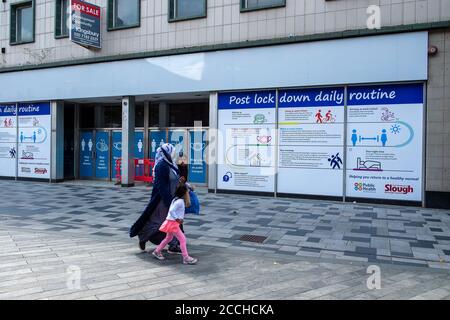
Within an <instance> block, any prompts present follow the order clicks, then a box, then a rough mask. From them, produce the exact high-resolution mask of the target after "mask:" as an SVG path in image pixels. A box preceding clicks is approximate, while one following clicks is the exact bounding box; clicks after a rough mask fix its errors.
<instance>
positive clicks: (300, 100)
mask: <svg viewBox="0 0 450 320" xmlns="http://www.w3.org/2000/svg"><path fill="white" fill-rule="evenodd" d="M344 98H345V93H344V88H317V89H305V90H280V91H279V93H278V107H280V108H290V107H319V106H344V102H345V99H344Z"/></svg>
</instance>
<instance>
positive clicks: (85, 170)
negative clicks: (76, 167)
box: [80, 132, 94, 178]
mask: <svg viewBox="0 0 450 320" xmlns="http://www.w3.org/2000/svg"><path fill="white" fill-rule="evenodd" d="M93 151H94V137H93V134H92V132H81V134H80V177H81V178H93V176H94V160H93V157H92V156H93Z"/></svg>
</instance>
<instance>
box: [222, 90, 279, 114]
mask: <svg viewBox="0 0 450 320" xmlns="http://www.w3.org/2000/svg"><path fill="white" fill-rule="evenodd" d="M275 107H276V91H275V90H270V91H249V92H226V93H220V94H219V110H223V109H257V108H275Z"/></svg>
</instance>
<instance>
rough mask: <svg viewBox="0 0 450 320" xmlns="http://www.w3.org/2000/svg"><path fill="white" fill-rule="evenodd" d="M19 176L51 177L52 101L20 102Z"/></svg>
mask: <svg viewBox="0 0 450 320" xmlns="http://www.w3.org/2000/svg"><path fill="white" fill-rule="evenodd" d="M18 107H19V131H18V132H19V135H18V140H19V148H18V155H17V156H18V163H19V166H18V176H19V177H22V178H37V179H49V178H50V157H51V155H50V147H51V112H50V103H49V102H42V103H20V104H19V105H18Z"/></svg>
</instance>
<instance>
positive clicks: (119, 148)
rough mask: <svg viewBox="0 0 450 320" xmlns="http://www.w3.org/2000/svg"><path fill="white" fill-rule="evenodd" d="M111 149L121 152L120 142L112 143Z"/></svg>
mask: <svg viewBox="0 0 450 320" xmlns="http://www.w3.org/2000/svg"><path fill="white" fill-rule="evenodd" d="M113 147H114V149H116V150H117V151H122V142H114V143H113Z"/></svg>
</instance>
